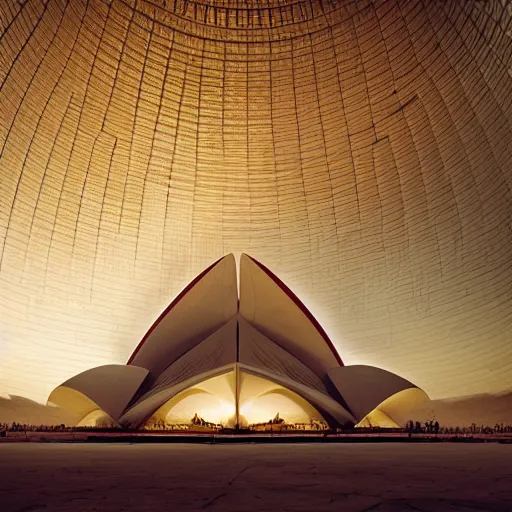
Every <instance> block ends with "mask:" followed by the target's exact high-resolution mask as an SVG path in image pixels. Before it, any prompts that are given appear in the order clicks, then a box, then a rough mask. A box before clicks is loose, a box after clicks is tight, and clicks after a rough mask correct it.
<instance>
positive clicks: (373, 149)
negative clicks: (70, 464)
mask: <svg viewBox="0 0 512 512" xmlns="http://www.w3.org/2000/svg"><path fill="white" fill-rule="evenodd" d="M511 127H512V7H511V5H510V3H509V2H508V1H505V0H489V1H485V2H484V1H471V2H469V1H464V0H446V1H434V0H423V1H420V0H409V1H401V2H399V1H393V0H374V1H370V0H361V1H348V0H347V1H342V0H340V1H335V0H317V1H315V0H307V1H306V0H297V1H290V0H282V1H280V0H245V1H243V0H239V1H232V0H214V1H206V0H195V1H192V0H190V1H186V0H71V1H65V0H25V1H21V0H20V1H14V0H2V2H1V3H0V393H1V392H5V393H10V394H13V395H22V396H26V397H29V398H34V399H38V400H43V399H45V398H46V396H47V395H48V393H49V392H50V390H51V389H52V388H53V387H55V386H56V385H58V384H59V383H61V382H62V381H64V380H66V379H67V378H69V377H70V376H72V375H75V374H76V373H78V372H79V371H82V370H85V369H88V368H91V367H93V366H97V365H100V364H108V363H123V362H125V361H126V360H127V359H128V356H129V354H130V353H131V351H132V349H133V348H134V347H135V346H136V345H137V343H138V342H139V340H140V338H141V337H142V336H143V334H144V333H145V331H146V330H147V329H148V328H149V326H150V325H151V323H152V322H153V320H154V319H155V318H156V317H157V316H158V313H159V312H160V311H161V310H162V309H163V308H164V307H165V306H166V305H167V304H168V303H169V302H170V301H171V300H172V298H173V297H174V296H175V295H176V294H177V293H178V292H179V291H180V290H181V289H182V288H183V287H184V286H185V285H186V284H187V282H188V281H189V280H191V279H193V278H194V277H195V276H196V275H197V274H198V273H199V272H200V271H201V270H203V269H204V268H205V267H207V266H208V265H209V264H211V263H212V262H213V261H214V260H215V259H217V258H219V257H221V256H223V255H224V254H227V253H229V252H235V253H239V252H246V253H248V254H250V255H252V256H254V257H256V258H257V259H259V260H260V261H262V262H263V263H264V264H265V265H266V266H268V267H269V268H270V269H271V270H272V271H273V272H275V273H276V274H277V275H278V276H279V277H280V278H282V279H283V281H285V282H286V283H287V285H289V287H290V288H291V289H293V290H294V291H295V292H296V293H297V295H299V296H300V297H301V299H303V300H304V302H305V303H306V304H307V306H308V308H309V309H310V310H311V311H312V312H313V313H314V314H315V316H316V317H317V318H318V320H319V321H320V323H321V324H322V325H323V326H324V327H325V329H326V330H327V332H328V333H329V335H330V337H331V338H332V339H333V340H334V342H335V344H336V346H337V347H338V349H339V351H340V353H341V355H342V357H343V359H344V361H345V362H346V363H348V364H350V363H356V362H360V363H367V364H372V365H376V366H380V367H383V368H386V369H388V370H391V371H394V372H397V373H399V374H400V375H403V376H404V377H405V378H409V379H411V380H413V381H414V382H415V383H416V384H418V385H419V386H421V387H422V388H424V389H425V390H426V391H427V392H428V393H429V394H430V396H431V397H433V398H437V397H447V396H455V395H464V394H471V393H483V392H499V391H503V390H506V389H510V388H512V234H511V229H512V222H511V219H512V192H511V188H512V142H511V141H512V133H511V131H512V128H511Z"/></svg>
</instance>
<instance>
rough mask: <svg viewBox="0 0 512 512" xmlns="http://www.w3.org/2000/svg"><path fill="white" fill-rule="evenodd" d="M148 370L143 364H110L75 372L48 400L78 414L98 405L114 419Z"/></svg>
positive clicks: (96, 407) (83, 415) (78, 418)
mask: <svg viewBox="0 0 512 512" xmlns="http://www.w3.org/2000/svg"><path fill="white" fill-rule="evenodd" d="M147 374H148V371H147V370H146V369H145V368H140V367H138V366H125V365H117V364H109V365H105V366H98V367H97V368H92V369H90V370H86V371H85V372H82V373H79V374H78V375H75V376H74V377H72V378H71V379H69V380H67V381H66V382H64V383H63V384H61V385H60V386H58V387H57V388H55V389H54V390H53V391H52V393H51V394H50V396H49V397H48V402H51V403H53V404H55V405H58V406H59V407H61V408H62V409H64V410H65V411H68V412H69V413H70V414H72V415H73V416H74V417H76V418H77V423H78V422H79V421H80V420H81V419H82V418H84V417H85V416H87V415H88V414H90V413H91V412H93V411H95V410H97V409H100V410H102V411H104V412H105V413H106V414H108V415H109V416H110V417H111V418H112V419H113V420H115V421H117V420H118V419H119V417H120V416H121V414H122V413H123V411H124V409H125V407H126V406H127V405H128V403H129V402H130V400H131V399H132V397H133V396H134V395H135V393H136V392H137V390H138V389H139V387H140V385H141V384H142V382H143V381H144V379H145V378H146V376H147Z"/></svg>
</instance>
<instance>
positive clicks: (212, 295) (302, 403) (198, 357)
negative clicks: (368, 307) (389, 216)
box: [48, 254, 426, 428]
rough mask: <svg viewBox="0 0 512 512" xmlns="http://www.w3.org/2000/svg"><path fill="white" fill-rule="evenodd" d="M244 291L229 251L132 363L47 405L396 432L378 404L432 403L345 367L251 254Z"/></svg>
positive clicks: (380, 373)
mask: <svg viewBox="0 0 512 512" xmlns="http://www.w3.org/2000/svg"><path fill="white" fill-rule="evenodd" d="M239 287H240V296H238V286H237V267H236V262H235V258H234V256H233V255H232V254H230V255H228V256H225V257H223V258H222V259H220V260H218V261H217V262H216V263H214V264H213V265H211V266H210V267H209V268H207V269H206V270H205V271H204V272H202V273H201V274H200V275H199V276H198V277H197V278H196V279H195V280H194V281H192V282H191V283H190V284H189V285H188V286H187V287H186V288H185V289H184V290H183V291H182V292H181V293H180V294H179V295H178V296H177V298H176V299H175V300H174V301H173V302H172V303H171V304H170V306H169V307H168V308H167V309H166V310H165V311H164V312H163V313H162V315H161V316H160V317H159V318H158V320H157V321H156V322H155V323H154V325H153V326H152V327H151V328H150V329H149V331H148V332H147V334H146V335H145V336H144V338H143V339H142V341H141V342H140V344H139V345H138V347H137V348H136V349H135V351H134V352H133V354H132V356H131V357H130V359H129V361H128V363H127V365H126V366H122V365H107V366H101V367H99V368H93V369H91V370H87V371H85V372H83V373H81V374H79V375H77V376H76V377H73V378H71V379H69V380H68V381H66V382H64V383H63V384H62V385H61V386H59V387H57V388H56V389H55V390H54V391H53V392H52V393H51V395H50V397H49V399H48V401H49V402H51V403H53V404H56V405H59V406H60V407H62V408H64V409H65V410H66V412H68V413H70V414H71V415H73V417H74V418H76V424H77V425H90V424H92V425H97V424H110V425H122V426H124V427H132V428H139V427H143V426H145V425H148V424H153V423H158V422H161V421H164V422H165V423H169V422H170V423H177V424H190V423H191V422H192V421H193V419H194V418H196V419H199V418H200V420H201V421H203V422H205V423H206V424H212V425H223V426H232V427H243V426H249V425H254V424H258V423H265V422H268V421H269V420H272V419H273V418H276V417H277V418H279V417H280V418H281V422H284V421H286V422H289V423H292V424H296V423H301V422H302V423H310V424H313V423H314V422H319V424H320V423H323V424H324V425H330V426H331V427H343V426H347V425H355V424H358V423H360V422H362V423H363V424H366V423H368V422H370V424H371V423H372V421H373V424H377V425H378V424H386V425H389V424H391V425H393V424H395V423H394V422H393V420H392V418H389V415H388V414H386V412H385V411H383V410H380V408H379V406H380V405H381V404H382V403H383V402H385V401H386V400H388V399H390V398H391V397H394V396H395V395H398V394H403V393H404V392H406V391H407V390H416V391H419V392H421V394H422V395H423V396H424V397H425V398H426V395H425V393H423V392H422V391H421V390H419V389H418V388H417V387H416V386H415V385H414V384H412V383H410V382H409V381H407V380H405V379H403V378H401V377H398V376H397V375H394V374H393V373H390V372H387V371H385V370H381V369H379V368H375V367H371V366H360V365H358V366H344V364H343V362H342V360H341V358H340V356H339V355H338V353H337V351H336V349H335V348H334V345H333V344H332V342H331V341H330V339H329V337H328V336H327V334H326V333H325V331H324V330H323V329H322V327H321V326H320V324H319V323H318V322H317V321H316V320H315V318H314V317H313V316H312V314H311V313H310V312H309V311H308V310H307V309H306V307H305V306H304V305H303V304H302V302H301V301H300V300H299V299H298V298H297V297H296V296H295V295H294V294H293V292H292V291H291V290H290V289H289V288H288V287H287V286H286V285H285V284H284V283H283V282H282V281H280V280H279V279H278V278H277V277H276V276H275V275H274V274H273V273H272V272H271V271H270V270H269V269H268V268H266V267H265V266H263V265H262V264H261V263H259V262H258V261H256V260H255V259H253V258H251V257H250V256H248V255H246V254H242V256H241V260H240V280H239ZM382 417H384V421H383V420H382ZM371 418H373V420H372V419H371ZM379 418H380V419H379Z"/></svg>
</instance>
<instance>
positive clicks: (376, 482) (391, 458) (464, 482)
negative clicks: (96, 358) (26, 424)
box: [0, 443, 512, 512]
mask: <svg viewBox="0 0 512 512" xmlns="http://www.w3.org/2000/svg"><path fill="white" fill-rule="evenodd" d="M511 460H512V446H510V445H499V444H478V445H457V444H443V445H434V444H421V445H410V444H407V445H400V444H379V445H368V444H366V445H365V444H343V445H313V444H310V445H254V444H247V445H236V446H235V445H230V446H228V445H169V444H164V445H128V444H126V445H113V444H112V445H91V444H69V445H67V444H32V443H30V444H16V445H15V444H10V445H8V444H4V445H3V446H0V504H1V505H0V510H1V511H2V512H28V511H30V512H39V511H59V512H60V511H80V512H93V511H94V512H106V511H109V512H110V511H126V512H132V511H145V512H146V511H147V512H150V511H158V512H163V511H180V512H184V511H195V510H199V511H200V510H203V509H204V510H208V511H213V512H214V511H276V510H278V511H315V512H316V511H318V512H320V511H331V510H332V511H343V512H350V511H367V510H372V511H377V512H383V511H403V510H419V511H425V512H426V511H429V512H430V511H431V512H434V511H436V512H438V511H444V510H448V511H456V510H457V511H475V510H486V511H508V510H512V486H511V485H510V482H511V481H512V464H511V463H510V461H511Z"/></svg>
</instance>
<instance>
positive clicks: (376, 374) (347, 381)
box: [328, 365, 419, 422]
mask: <svg viewBox="0 0 512 512" xmlns="http://www.w3.org/2000/svg"><path fill="white" fill-rule="evenodd" d="M328 375H329V378H330V379H331V382H332V383H333V384H334V386H335V387H336V389H337V390H338V391H339V393H340V394H341V396H342V397H343V399H344V400H345V402H346V404H347V405H348V407H349V408H350V410H351V412H352V414H353V415H354V417H355V418H356V419H357V421H358V422H359V421H361V420H362V419H363V418H364V417H365V416H366V415H367V414H369V413H370V412H371V411H373V410H374V409H375V408H377V407H378V406H379V405H380V404H381V403H382V402H384V401H385V400H387V399H388V398H390V397H391V396H393V395H395V394H396V393H399V392H400V391H403V390H406V389H419V388H418V387H417V386H415V385H414V384H413V383H412V382H409V381H408V380H406V379H404V378H402V377H400V376H398V375H396V374H394V373H391V372H388V371H387V370H382V369H381V368H377V367H376V366H366V365H353V366H344V367H341V368H333V369H331V370H329V372H328Z"/></svg>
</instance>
